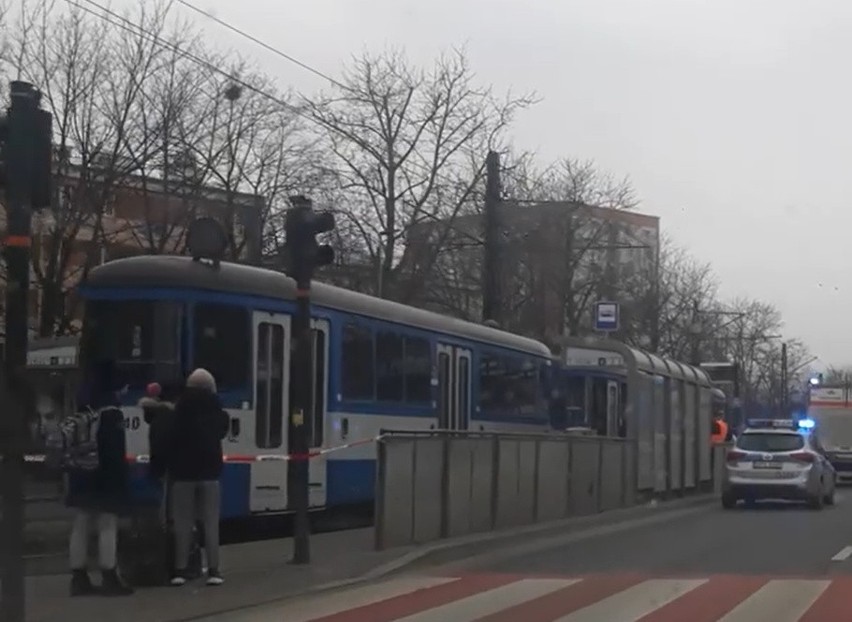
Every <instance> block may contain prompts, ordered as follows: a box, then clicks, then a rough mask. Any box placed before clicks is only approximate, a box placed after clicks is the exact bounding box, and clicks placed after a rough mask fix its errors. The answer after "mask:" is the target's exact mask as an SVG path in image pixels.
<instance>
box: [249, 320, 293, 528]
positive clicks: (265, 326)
mask: <svg viewBox="0 0 852 622" xmlns="http://www.w3.org/2000/svg"><path fill="white" fill-rule="evenodd" d="M253 327H254V331H253V334H254V348H253V352H254V411H255V426H254V437H255V447H256V450H255V451H256V453H257V455H286V454H287V448H288V430H287V420H288V416H287V415H288V410H289V406H290V400H289V391H290V334H291V333H290V316H289V315H281V314H274V313H264V312H255V313H254V317H253ZM249 468H250V469H251V493H250V495H249V507H250V508H251V511H252V512H274V511H281V510H284V509H286V507H287V463H286V462H284V461H281V460H270V461H255V462H253V463H251V465H250V467H249Z"/></svg>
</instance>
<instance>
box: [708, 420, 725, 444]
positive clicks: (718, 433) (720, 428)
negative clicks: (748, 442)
mask: <svg viewBox="0 0 852 622" xmlns="http://www.w3.org/2000/svg"><path fill="white" fill-rule="evenodd" d="M727 438H728V423H727V422H726V421H725V420H724V419H723V418H722V416H721V415H716V418H715V419H714V420H713V427H712V431H711V432H710V441H711V442H712V443H713V444H714V445H718V444H720V443H724V442H725V440H726V439H727Z"/></svg>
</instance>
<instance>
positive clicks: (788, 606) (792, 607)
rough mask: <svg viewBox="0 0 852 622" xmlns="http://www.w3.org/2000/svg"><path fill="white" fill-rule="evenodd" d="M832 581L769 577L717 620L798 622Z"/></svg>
mask: <svg viewBox="0 0 852 622" xmlns="http://www.w3.org/2000/svg"><path fill="white" fill-rule="evenodd" d="M830 584H831V581H808V580H794V579H780V580H774V581H770V582H769V583H767V584H766V585H764V586H763V587H762V588H760V589H759V590H757V591H756V592H755V593H754V594H752V595H751V596H749V597H748V598H747V599H745V600H744V601H743V602H742V603H740V605H739V606H737V607H736V608H735V609H734V610H733V611H731V612H730V613H729V614H728V615H726V616H725V617H723V618H721V619H720V620H719V622H757V621H758V620H772V622H798V621H799V619H800V618H801V617H802V616H803V615H804V614H805V612H806V611H807V610H808V609H810V608H811V605H813V604H814V603H815V602H816V600H817V599H818V598H819V597H820V596H821V595H822V593H823V592H824V591H825V589H826V588H827V587H828V586H829V585H830Z"/></svg>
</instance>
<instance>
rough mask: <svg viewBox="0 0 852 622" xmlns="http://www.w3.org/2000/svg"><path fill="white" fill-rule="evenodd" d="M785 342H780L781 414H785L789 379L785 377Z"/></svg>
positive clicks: (786, 374)
mask: <svg viewBox="0 0 852 622" xmlns="http://www.w3.org/2000/svg"><path fill="white" fill-rule="evenodd" d="M787 367H788V363H787V342H786V341H785V342H783V343H782V344H781V416H782V417H786V416H787V402H788V399H789V397H790V387H789V380H788V378H787V376H788V373H789V370H788V369H787Z"/></svg>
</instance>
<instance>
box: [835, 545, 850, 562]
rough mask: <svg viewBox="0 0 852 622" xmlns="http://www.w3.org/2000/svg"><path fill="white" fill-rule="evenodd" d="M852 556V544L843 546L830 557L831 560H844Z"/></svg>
mask: <svg viewBox="0 0 852 622" xmlns="http://www.w3.org/2000/svg"><path fill="white" fill-rule="evenodd" d="M850 557H852V546H847V547H844V548H843V549H842V550H841V551H840V552H839V553H838V554H837V555H835V556H834V557H832V558H831V561H833V562H845V561H846V560H847V559H849V558H850Z"/></svg>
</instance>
